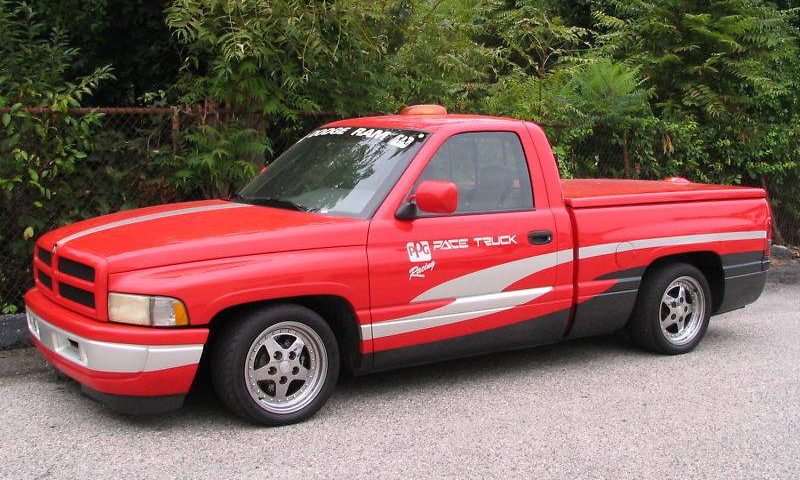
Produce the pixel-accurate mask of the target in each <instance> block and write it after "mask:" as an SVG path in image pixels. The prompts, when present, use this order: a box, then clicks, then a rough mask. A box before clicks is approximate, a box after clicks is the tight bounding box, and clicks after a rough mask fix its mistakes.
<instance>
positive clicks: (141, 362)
mask: <svg viewBox="0 0 800 480" xmlns="http://www.w3.org/2000/svg"><path fill="white" fill-rule="evenodd" d="M25 313H26V316H27V319H28V329H29V330H30V332H31V334H32V335H33V336H34V337H35V338H36V339H37V340H38V341H39V343H40V344H41V345H42V346H43V347H44V348H46V349H48V350H50V351H51V352H53V353H55V354H56V355H58V356H60V357H62V358H64V359H66V360H68V361H70V362H72V363H74V364H77V365H79V366H81V367H84V368H87V369H89V370H93V371H97V372H109V373H141V372H153V371H158V370H165V369H168V368H175V367H183V366H187V365H196V364H197V363H198V362H199V361H200V356H201V355H202V353H203V345H202V344H189V345H133V344H126V343H113V342H103V341H99V340H90V339H88V338H84V337H81V336H79V335H75V334H74V333H71V332H68V331H66V330H63V329H61V328H58V327H56V326H55V325H53V324H51V323H49V322H47V321H46V320H44V319H43V318H42V317H41V316H39V315H38V314H36V312H34V311H33V310H32V309H31V308H30V307H27V308H26V312H25Z"/></svg>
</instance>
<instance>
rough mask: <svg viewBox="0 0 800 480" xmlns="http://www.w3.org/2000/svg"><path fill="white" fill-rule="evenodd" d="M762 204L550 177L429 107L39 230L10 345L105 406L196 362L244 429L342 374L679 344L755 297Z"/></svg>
mask: <svg viewBox="0 0 800 480" xmlns="http://www.w3.org/2000/svg"><path fill="white" fill-rule="evenodd" d="M770 231H771V216H770V210H769V206H768V204H767V201H766V200H765V195H764V191H763V190H761V189H757V188H737V187H730V186H719V185H702V184H697V183H691V182H689V181H687V180H684V179H678V178H676V179H667V180H664V181H637V180H561V179H560V178H559V173H558V169H557V166H556V161H555V159H554V157H553V153H552V151H551V149H550V145H549V143H548V141H547V138H546V137H545V134H544V133H543V131H542V129H541V128H539V127H538V126H537V125H535V124H533V123H530V122H525V121H520V120H513V119H507V118H494V117H485V116H470V115H448V114H447V113H446V112H445V111H444V109H443V108H441V107H438V106H430V105H428V106H414V107H408V108H406V109H405V110H404V111H402V112H400V114H398V115H392V116H380V117H370V118H354V119H350V120H344V121H337V122H333V123H330V124H328V125H325V126H323V127H321V128H319V129H317V130H314V131H312V132H311V133H309V134H308V135H306V136H305V137H304V138H302V139H301V140H300V141H299V142H297V143H296V144H295V145H294V146H292V147H291V148H290V149H289V150H287V151H286V152H285V153H283V154H282V155H281V156H280V157H279V158H278V159H277V160H275V161H274V162H273V163H272V164H271V165H269V167H268V168H265V169H264V171H263V172H262V173H261V174H260V175H259V176H258V177H256V178H255V179H254V180H253V181H252V182H251V183H250V184H249V185H247V186H246V187H245V188H244V189H243V190H242V191H241V192H240V193H239V194H238V195H236V196H235V197H234V198H232V199H230V200H209V201H200V202H191V203H180V204H173V205H161V206H156V207H150V208H142V209H137V210H129V211H124V212H119V213H115V214H112V215H106V216H103V217H98V218H93V219H89V220H85V221H82V222H78V223H75V224H72V225H67V226H65V227H62V228H59V229H57V230H54V231H51V232H49V233H47V234H45V235H43V236H42V237H41V238H40V239H39V240H38V242H37V244H36V248H35V251H34V255H33V272H34V279H35V286H34V287H33V288H32V289H31V290H30V291H29V292H28V293H27V294H26V296H25V302H26V305H27V316H28V324H29V328H30V331H31V333H32V335H33V340H34V342H35V344H36V346H37V347H38V348H39V350H40V351H41V353H42V354H43V355H44V356H45V357H46V358H47V359H48V360H49V361H50V362H52V363H53V364H54V365H55V366H56V367H57V368H58V369H59V370H60V371H62V372H63V373H65V374H66V375H68V376H69V377H72V378H73V379H75V380H77V381H78V382H79V383H80V384H81V385H82V387H83V389H84V392H86V393H87V394H88V395H90V396H92V397H94V398H97V399H100V400H101V401H103V402H104V403H107V404H108V405H109V406H110V407H112V408H115V409H117V410H120V411H128V412H148V411H161V410H167V409H171V408H177V407H179V406H180V405H181V404H182V402H183V398H184V396H185V395H186V393H187V392H188V390H189V388H190V386H191V385H192V383H193V381H194V379H195V376H196V373H197V371H198V367H199V366H200V365H204V366H205V365H207V368H208V369H209V372H210V377H211V380H212V383H213V385H214V388H215V390H216V391H217V394H218V395H219V397H220V398H221V399H222V401H223V402H224V403H225V404H226V405H227V406H228V407H229V408H230V409H231V410H233V411H234V412H236V413H237V414H239V415H241V416H242V417H244V418H246V419H249V420H251V421H254V422H258V423H262V424H266V425H281V424H287V423H292V422H296V421H300V420H303V419H305V418H308V417H309V416H311V415H312V414H313V413H314V412H316V411H317V410H318V409H319V408H320V407H321V406H322V405H323V404H324V403H325V401H326V400H327V399H328V398H329V396H330V395H331V393H332V390H333V389H334V386H335V384H336V382H337V378H338V376H339V372H340V369H345V370H346V371H349V372H352V373H355V374H361V373H366V372H371V371H376V370H382V369H389V368H397V367H401V366H408V365H416V364H421V363H425V362H432V361H437V360H442V359H448V358H455V357H463V356H469V355H477V354H484V353H488V352H495V351H501V350H509V349H515V348H523V347H530V346H535V345H541V344H547V343H553V342H558V341H561V340H569V339H573V338H578V337H586V336H590V335H599V334H605V333H608V332H614V331H617V330H621V329H627V330H628V332H629V333H630V336H631V337H632V338H633V340H634V341H635V342H636V343H637V344H638V345H640V346H641V347H643V348H645V349H647V350H650V351H654V352H659V353H664V354H681V353H686V352H689V351H690V350H692V349H693V348H694V347H695V346H697V344H698V343H699V342H700V340H701V339H702V337H703V335H704V334H705V331H706V328H707V326H708V322H709V318H710V317H711V315H714V314H718V313H722V312H727V311H730V310H733V309H736V308H740V307H743V306H744V305H746V304H749V303H751V302H753V301H755V300H756V299H757V298H758V296H759V295H760V294H761V291H762V290H763V287H764V282H765V278H766V272H767V268H768V266H769V254H770V250H769V246H770V236H771V235H770Z"/></svg>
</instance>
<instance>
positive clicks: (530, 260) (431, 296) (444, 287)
mask: <svg viewBox="0 0 800 480" xmlns="http://www.w3.org/2000/svg"><path fill="white" fill-rule="evenodd" d="M571 261H572V250H561V251H558V252H552V253H545V254H544V255H536V256H534V257H527V258H523V259H520V260H515V261H513V262H508V263H503V264H500V265H495V266H494V267H489V268H484V269H483V270H478V271H477V272H472V273H469V274H467V275H464V276H461V277H458V278H454V279H452V280H450V281H447V282H444V283H441V284H439V285H436V286H435V287H433V288H431V289H430V290H426V291H424V292H422V294H420V295H419V296H418V297H417V298H415V299H414V300H412V303H416V302H425V301H430V300H443V299H447V298H462V297H472V296H475V295H485V294H490V293H499V292H502V291H503V290H505V289H506V288H508V286H509V285H511V284H513V283H516V282H518V281H520V280H522V279H523V278H525V277H528V276H530V275H533V274H534V273H537V272H541V271H542V270H546V269H548V268H551V267H555V266H556V265H560V264H562V263H568V262H571Z"/></svg>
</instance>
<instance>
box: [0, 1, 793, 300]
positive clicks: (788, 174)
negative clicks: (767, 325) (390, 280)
mask: <svg viewBox="0 0 800 480" xmlns="http://www.w3.org/2000/svg"><path fill="white" fill-rule="evenodd" d="M798 7H800V0H784V1H760V0H705V1H700V0H627V1H623V0H560V1H556V0H372V1H370V2H363V1H355V0H272V1H267V0H175V1H172V2H165V1H152V0H151V1H144V0H62V1H53V0H30V1H27V2H20V1H10V0H0V40H2V41H0V201H2V205H0V212H1V213H0V214H1V215H2V217H0V232H1V233H0V234H1V235H2V238H1V239H0V241H2V244H1V246H0V248H2V256H3V259H4V260H3V264H2V267H0V268H2V270H0V285H2V286H3V287H2V288H0V308H2V310H3V311H4V312H13V311H15V310H16V308H17V306H18V305H19V304H20V298H21V297H20V295H21V292H22V291H24V288H25V287H26V286H27V285H28V283H29V282H30V278H29V277H30V272H29V271H28V268H29V264H30V261H29V259H30V255H31V252H32V248H33V247H32V246H33V242H34V241H35V239H36V237H37V236H38V235H39V234H40V233H42V232H43V231H46V230H47V229H50V228H52V227H54V226H57V225H60V224H65V223H68V222H72V221H75V220H77V219H81V218H85V217H89V216H93V215H97V214H102V213H107V212H109V211H113V210H117V209H121V208H132V207H136V206H142V205H146V204H151V203H157V202H164V201H173V200H180V199H194V198H207V197H225V196H228V195H230V194H231V193H232V192H234V191H236V189H238V188H239V187H241V186H242V184H243V183H244V182H245V181H247V179H249V178H251V177H252V176H254V175H255V173H256V172H257V170H258V169H259V168H260V166H261V165H262V164H263V162H264V161H265V160H269V159H271V158H272V157H273V156H274V155H275V154H277V153H279V152H280V151H281V150H282V149H284V148H285V147H286V146H287V145H289V144H291V143H292V142H293V141H294V139H296V138H298V137H299V136H300V135H301V134H302V133H304V132H305V131H307V130H309V129H311V128H313V127H314V126H316V125H319V124H320V123H322V122H324V121H326V120H329V119H332V118H336V117H346V116H352V115H357V114H362V113H369V112H395V111H397V110H398V109H399V108H400V107H402V106H404V105H408V104H414V103H440V104H443V105H446V106H447V108H448V109H449V110H450V111H454V112H470V113H485V114H497V115H507V116H513V117H518V118H524V119H528V120H533V121H537V122H540V123H541V124H542V125H544V126H545V127H546V129H547V130H548V133H549V134H550V136H551V139H552V140H553V143H554V149H555V150H556V152H557V154H558V157H559V166H560V168H561V170H562V174H563V175H565V176H567V177H582V176H617V177H628V178H663V177H666V176H673V175H678V176H685V177H688V178H690V179H693V180H696V181H708V182H723V183H733V184H751V185H758V186H765V187H768V190H769V192H770V194H771V197H772V198H771V200H772V204H773V208H774V210H775V211H776V214H777V217H778V219H779V223H778V225H777V227H778V230H777V231H776V234H777V239H778V240H779V241H782V242H785V243H789V244H794V245H798V244H800V199H798V196H797V191H798V187H800V181H798V179H799V178H800V162H798V158H800V155H798V154H799V153H800V142H798V137H800V113H798V103H799V102H800V95H798V93H800V83H799V82H800V57H798V45H799V44H798V40H799V37H798V27H800V15H798V14H799V13H800V11H799V10H800V9H798ZM99 106H103V107H108V106H117V107H120V106H124V107H131V106H139V107H166V106H175V107H178V109H176V110H175V112H176V115H177V114H178V113H179V114H180V116H181V118H180V119H177V118H175V119H173V120H174V121H180V129H179V130H178V131H175V130H173V131H172V133H173V135H174V136H175V138H164V133H163V129H161V127H160V125H163V121H164V118H163V117H159V118H157V119H155V120H152V119H150V117H146V118H145V121H140V120H141V119H138V120H137V121H136V122H132V123H129V124H126V125H125V126H124V128H122V127H121V126H120V125H119V124H114V123H112V122H109V118H108V115H105V114H103V113H100V112H89V113H87V112H86V111H82V112H81V113H80V114H78V113H76V111H75V110H74V109H75V108H77V107H99ZM30 107H42V108H44V110H31V109H30ZM151 120H152V121H151ZM167 120H168V121H169V119H167ZM159 122H161V123H159Z"/></svg>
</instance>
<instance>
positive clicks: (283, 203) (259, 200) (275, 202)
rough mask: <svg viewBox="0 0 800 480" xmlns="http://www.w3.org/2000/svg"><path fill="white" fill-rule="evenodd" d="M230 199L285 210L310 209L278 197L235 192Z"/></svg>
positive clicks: (303, 210)
mask: <svg viewBox="0 0 800 480" xmlns="http://www.w3.org/2000/svg"><path fill="white" fill-rule="evenodd" d="M231 201H233V202H240V203H249V204H252V205H260V206H262V207H276V208H284V209H286V210H296V211H298V212H310V211H311V209H310V208H308V207H304V206H303V205H298V204H296V203H294V202H293V201H291V200H287V199H285V198H278V197H243V196H241V195H239V194H238V193H237V194H236V195H234V196H233V197H232V198H231Z"/></svg>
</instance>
